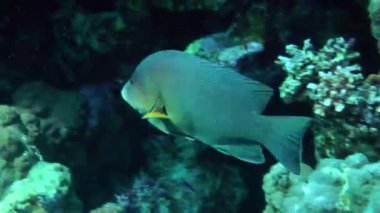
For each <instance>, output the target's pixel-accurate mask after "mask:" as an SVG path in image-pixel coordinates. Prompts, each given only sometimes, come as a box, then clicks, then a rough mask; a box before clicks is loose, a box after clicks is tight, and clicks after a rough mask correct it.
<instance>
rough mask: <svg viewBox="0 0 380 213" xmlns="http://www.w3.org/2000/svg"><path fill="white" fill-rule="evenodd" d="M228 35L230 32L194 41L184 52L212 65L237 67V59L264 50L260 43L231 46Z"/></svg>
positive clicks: (251, 42)
mask: <svg viewBox="0 0 380 213" xmlns="http://www.w3.org/2000/svg"><path fill="white" fill-rule="evenodd" d="M230 34H231V32H230V31H227V32H223V33H216V34H213V35H210V36H206V37H203V38H200V39H198V40H195V41H193V42H192V43H190V44H189V45H188V46H187V47H186V50H185V52H188V53H191V54H194V55H197V56H200V57H202V58H205V59H207V60H209V61H212V62H214V63H219V64H222V65H225V66H230V67H237V64H238V61H239V59H241V58H243V57H244V56H247V55H250V54H254V53H258V52H261V51H262V50H263V48H264V47H263V45H262V44H261V43H259V42H255V41H249V42H246V43H243V44H233V43H234V42H232V41H231V35H230ZM240 43H241V42H240Z"/></svg>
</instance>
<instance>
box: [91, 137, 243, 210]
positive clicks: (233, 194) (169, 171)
mask: <svg viewBox="0 0 380 213" xmlns="http://www.w3.org/2000/svg"><path fill="white" fill-rule="evenodd" d="M145 144H146V149H147V154H148V156H149V159H148V164H147V167H145V168H144V169H143V170H142V171H141V172H140V173H139V174H138V175H137V176H135V178H134V179H133V181H132V183H131V184H130V187H126V188H124V189H121V190H119V191H120V192H119V193H117V194H116V199H115V200H114V201H113V202H109V203H106V204H105V205H103V206H102V207H100V208H98V209H95V210H93V212H98V211H100V212H101V211H106V209H120V207H122V209H124V210H125V211H126V212H130V211H132V212H134V211H137V212H152V211H154V212H155V211H158V212H190V213H191V212H215V211H217V212H237V206H238V205H239V204H240V202H241V201H242V200H243V199H244V198H245V196H246V193H247V192H246V189H245V187H244V183H243V180H242V179H241V177H240V175H239V171H238V170H237V169H234V168H231V167H229V166H226V165H217V166H215V165H213V166H211V165H208V164H209V163H206V162H203V163H202V162H200V161H199V154H200V152H202V150H204V149H205V147H204V146H202V145H201V144H195V143H194V141H188V140H185V139H177V140H176V141H168V138H167V137H166V136H157V137H154V138H152V139H151V140H149V141H147V142H145ZM216 167H217V169H216ZM226 197H228V203H226V202H223V200H224V199H225V198H226ZM204 200H208V202H206V203H205V202H204ZM115 211H116V210H115ZM116 212H118V211H116Z"/></svg>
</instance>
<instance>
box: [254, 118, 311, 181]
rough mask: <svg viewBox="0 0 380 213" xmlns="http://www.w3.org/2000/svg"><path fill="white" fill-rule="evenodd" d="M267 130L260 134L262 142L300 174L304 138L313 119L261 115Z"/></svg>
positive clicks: (261, 121)
mask: <svg viewBox="0 0 380 213" xmlns="http://www.w3.org/2000/svg"><path fill="white" fill-rule="evenodd" d="M259 120H260V123H261V124H262V128H263V130H265V131H262V133H261V134H260V135H259V137H260V138H258V139H257V141H260V142H261V144H262V145H263V146H264V147H265V148H266V149H268V150H269V152H271V153H272V154H273V156H274V157H275V158H276V159H277V160H278V161H279V162H280V163H282V164H283V165H284V166H285V167H286V168H288V169H289V170H290V171H291V172H292V173H294V174H297V175H298V174H300V163H301V157H302V138H303V136H304V134H305V132H306V130H307V128H308V127H309V125H310V122H311V119H310V118H308V117H300V116H259Z"/></svg>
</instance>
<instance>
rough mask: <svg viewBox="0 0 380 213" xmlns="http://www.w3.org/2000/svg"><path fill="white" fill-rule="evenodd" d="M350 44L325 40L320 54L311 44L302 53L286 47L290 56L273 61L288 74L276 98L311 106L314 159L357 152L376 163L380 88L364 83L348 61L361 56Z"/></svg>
mask: <svg viewBox="0 0 380 213" xmlns="http://www.w3.org/2000/svg"><path fill="white" fill-rule="evenodd" d="M351 45H352V42H350V41H346V40H344V39H343V38H335V39H329V40H328V41H327V43H326V44H325V46H324V47H323V48H321V49H320V50H315V49H314V47H313V46H312V44H311V43H310V40H306V41H305V42H304V46H303V48H302V49H299V48H298V47H297V46H296V45H288V46H287V47H286V51H287V53H288V54H289V55H290V57H285V56H279V57H278V60H277V61H276V63H277V64H279V65H281V66H282V68H283V69H284V70H285V72H286V73H287V78H286V79H285V81H284V82H283V84H282V85H281V86H280V96H281V98H282V99H283V100H284V101H285V102H287V103H289V102H293V101H307V102H310V103H312V104H313V112H314V115H315V122H314V127H313V131H314V133H315V146H316V154H317V157H318V158H325V157H337V158H344V157H345V156H347V155H349V154H352V153H355V152H361V153H364V154H365V155H366V156H367V157H368V158H369V159H370V160H379V156H380V155H379V153H380V142H379V136H380V129H379V125H380V119H379V117H380V84H379V82H377V81H373V80H367V81H364V76H363V75H362V73H361V67H360V66H359V65H358V64H353V63H352V61H353V60H354V59H356V58H358V57H359V54H358V53H357V52H353V51H351V49H350V48H351ZM372 78H373V77H372Z"/></svg>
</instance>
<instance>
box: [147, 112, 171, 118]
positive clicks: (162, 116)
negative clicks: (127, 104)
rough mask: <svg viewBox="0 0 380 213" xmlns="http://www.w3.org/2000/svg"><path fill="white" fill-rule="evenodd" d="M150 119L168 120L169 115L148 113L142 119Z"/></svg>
mask: <svg viewBox="0 0 380 213" xmlns="http://www.w3.org/2000/svg"><path fill="white" fill-rule="evenodd" d="M148 118H164V119H168V118H169V117H168V115H167V114H165V113H163V112H155V111H152V112H148V113H146V114H145V115H143V116H142V119H148Z"/></svg>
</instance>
